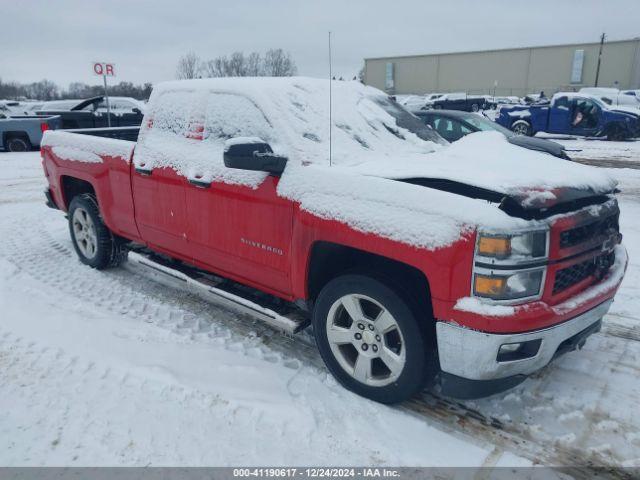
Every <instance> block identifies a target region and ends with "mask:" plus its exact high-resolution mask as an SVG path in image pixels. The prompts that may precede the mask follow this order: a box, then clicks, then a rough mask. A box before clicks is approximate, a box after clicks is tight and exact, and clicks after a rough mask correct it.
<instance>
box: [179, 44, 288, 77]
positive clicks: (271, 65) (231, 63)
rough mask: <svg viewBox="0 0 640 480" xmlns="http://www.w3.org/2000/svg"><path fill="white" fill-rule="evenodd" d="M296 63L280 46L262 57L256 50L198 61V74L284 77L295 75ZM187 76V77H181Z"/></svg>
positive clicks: (209, 75) (204, 75)
mask: <svg viewBox="0 0 640 480" xmlns="http://www.w3.org/2000/svg"><path fill="white" fill-rule="evenodd" d="M295 73H296V64H295V62H294V61H293V59H292V58H291V55H290V54H289V53H286V52H285V51H284V50H282V49H281V48H279V49H277V50H269V51H268V52H267V53H266V54H265V56H264V58H263V57H262V56H261V55H260V54H259V53H258V52H251V53H250V54H249V55H248V56H245V54H244V53H243V52H234V53H232V54H231V56H230V57H227V56H220V57H216V58H214V59H212V60H207V61H206V62H200V74H201V75H202V76H203V77H208V78H211V77H258V76H261V75H265V76H271V77H286V76H291V75H295ZM182 78H187V77H182Z"/></svg>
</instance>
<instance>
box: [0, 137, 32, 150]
mask: <svg viewBox="0 0 640 480" xmlns="http://www.w3.org/2000/svg"><path fill="white" fill-rule="evenodd" d="M4 149H5V150H6V151H8V152H29V151H30V150H31V142H30V141H29V139H28V138H25V137H9V138H7V139H6V140H5V142H4Z"/></svg>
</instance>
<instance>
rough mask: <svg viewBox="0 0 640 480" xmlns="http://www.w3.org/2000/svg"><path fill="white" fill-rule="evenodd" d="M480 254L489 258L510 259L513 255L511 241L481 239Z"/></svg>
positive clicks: (479, 244)
mask: <svg viewBox="0 0 640 480" xmlns="http://www.w3.org/2000/svg"><path fill="white" fill-rule="evenodd" d="M478 253H479V254H480V255H486V256H489V257H508V256H509V255H510V254H511V239H510V238H508V237H480V239H479V240H478Z"/></svg>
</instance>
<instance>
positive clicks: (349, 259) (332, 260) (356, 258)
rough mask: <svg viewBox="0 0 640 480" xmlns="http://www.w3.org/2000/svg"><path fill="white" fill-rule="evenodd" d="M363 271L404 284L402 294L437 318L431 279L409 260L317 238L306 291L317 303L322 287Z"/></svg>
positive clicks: (312, 253) (401, 285) (423, 311)
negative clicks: (333, 280)
mask: <svg viewBox="0 0 640 480" xmlns="http://www.w3.org/2000/svg"><path fill="white" fill-rule="evenodd" d="M354 272H359V273H363V274H369V275H371V276H372V277H374V278H378V279H380V280H387V281H390V282H391V283H392V285H391V286H393V284H395V285H398V286H399V287H400V290H401V291H400V292H399V293H400V294H401V295H404V296H408V297H409V298H408V300H410V301H411V303H412V304H413V305H414V306H415V307H417V308H419V310H420V311H421V312H422V313H426V314H427V315H428V316H429V317H428V318H433V305H432V298H431V288H430V284H429V279H428V278H427V276H426V275H425V274H424V273H423V272H422V271H421V270H419V269H418V268H416V267H414V266H412V265H409V264H407V263H404V262H401V261H398V260H395V259H392V258H388V257H385V256H382V255H378V254H375V253H371V252H368V251H365V250H360V249H357V248H354V247H348V246H345V245H341V244H337V243H333V242H328V241H317V242H315V243H314V244H313V245H312V246H311V249H310V253H309V259H308V267H307V276H306V283H307V285H306V287H307V288H306V290H307V295H308V300H309V302H311V303H313V302H314V301H315V299H316V298H317V296H318V294H319V293H320V291H321V290H322V288H323V287H324V286H325V285H326V284H327V283H328V282H329V281H330V280H331V279H333V278H336V277H337V276H339V275H342V274H347V273H354Z"/></svg>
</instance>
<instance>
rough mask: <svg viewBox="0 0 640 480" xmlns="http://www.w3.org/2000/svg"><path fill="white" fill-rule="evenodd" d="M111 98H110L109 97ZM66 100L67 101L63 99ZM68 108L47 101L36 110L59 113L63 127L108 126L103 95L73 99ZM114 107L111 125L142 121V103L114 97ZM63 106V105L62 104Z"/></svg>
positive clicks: (43, 113) (134, 123) (132, 123)
mask: <svg viewBox="0 0 640 480" xmlns="http://www.w3.org/2000/svg"><path fill="white" fill-rule="evenodd" d="M110 100H111V99H110ZM65 102H67V101H65ZM74 102H75V103H74V104H73V105H72V106H71V107H70V108H69V109H66V108H56V105H53V108H51V105H48V103H50V102H47V103H45V105H44V106H43V107H42V110H40V111H38V112H37V113H38V114H39V115H59V116H60V118H61V119H62V128H63V129H75V128H104V127H107V126H109V121H108V120H107V118H108V116H109V113H108V112H107V105H106V102H105V98H104V96H102V95H100V96H97V97H93V98H89V99H87V100H80V101H79V100H75V101H74ZM113 105H114V108H113V109H112V111H111V122H110V126H111V127H128V126H138V125H140V123H141V122H142V116H143V113H142V112H143V110H144V104H142V103H141V102H138V101H137V100H135V99H130V98H128V97H114V99H113ZM63 106H65V105H63Z"/></svg>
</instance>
